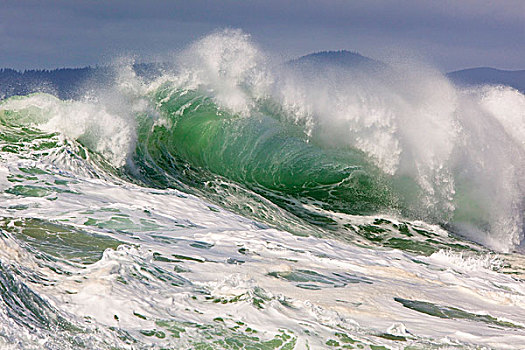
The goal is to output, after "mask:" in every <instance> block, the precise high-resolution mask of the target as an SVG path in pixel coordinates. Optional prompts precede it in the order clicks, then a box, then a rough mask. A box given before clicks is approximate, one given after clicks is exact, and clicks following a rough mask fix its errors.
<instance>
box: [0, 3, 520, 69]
mask: <svg viewBox="0 0 525 350" xmlns="http://www.w3.org/2000/svg"><path fill="white" fill-rule="evenodd" d="M221 27H236V28H241V29H243V30H245V31H246V32H248V33H250V34H252V36H253V37H254V40H255V41H256V42H257V43H259V44H260V45H261V46H262V47H263V48H264V49H265V50H267V51H270V52H275V53H279V54H282V55H284V57H293V56H295V55H300V54H305V53H309V52H311V51H318V50H325V49H350V50H356V51H359V52H361V53H363V54H365V55H371V56H376V57H377V56H379V57H381V56H384V55H386V54H388V52H392V51H397V54H399V53H400V52H409V53H410V54H412V55H419V56H421V57H424V58H425V59H426V60H429V61H431V62H432V63H434V64H436V65H437V66H438V67H439V68H441V69H444V70H451V69H457V68H463V67H469V66H495V67H501V68H507V69H520V68H521V69H523V68H525V67H524V66H525V62H524V59H523V57H525V1H522V0H503V1H488V0H462V1H452V0H443V1H420V0H404V1H403V0H400V1H373V0H371V1H348V0H346V1H343V0H304V1H286V0H280V1H278V0H266V1H261V0H244V1H239V0H224V1H216V0H215V1H212V0H192V1H161V0H153V1H132V0H112V1H94V0H92V1H66V0H57V1H36V0H25V1H12V0H7V1H3V2H2V3H1V4H0V52H1V54H0V66H3V67H15V68H29V67H48V68H51V67H57V66H81V65H88V64H91V65H93V64H99V63H102V64H103V63H107V62H108V61H111V60H112V59H113V57H115V56H121V55H137V56H138V57H139V58H143V59H151V58H152V57H155V56H157V55H167V54H168V53H170V52H172V51H174V50H177V49H180V48H182V47H184V46H185V45H187V44H188V43H190V42H191V41H193V40H195V39H197V38H199V37H201V36H202V35H205V34H206V33H208V32H210V31H212V30H214V29H216V28H221Z"/></svg>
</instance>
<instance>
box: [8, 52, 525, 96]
mask: <svg viewBox="0 0 525 350" xmlns="http://www.w3.org/2000/svg"><path fill="white" fill-rule="evenodd" d="M285 64H286V65H288V66H289V67H291V68H293V69H299V70H302V71H310V72H315V71H316V70H317V69H324V68H328V67H336V68H337V67H345V68H351V69H353V70H354V71H355V72H359V71H363V72H366V71H367V70H368V71H370V70H379V69H384V68H387V67H388V66H387V65H386V64H385V63H383V62H381V61H377V60H374V59H372V58H369V57H366V56H363V55H361V54H359V53H357V52H352V51H347V50H340V51H321V52H316V53H312V54H309V55H305V56H302V57H299V58H296V59H293V60H290V61H288V62H286V63H285ZM168 66H169V65H168V64H165V63H164V64H163V63H141V64H135V65H133V69H134V70H135V72H136V73H137V75H139V76H141V77H144V78H147V79H152V78H154V77H155V76H158V75H159V74H161V72H162V71H163V69H165V68H167V67H168ZM446 75H447V77H448V78H449V79H450V80H451V81H452V82H454V83H455V84H456V85H459V86H471V85H484V84H490V85H507V86H511V87H513V88H515V89H517V90H519V91H521V92H522V93H525V70H516V71H506V70H499V69H495V68H489V67H480V68H471V69H463V70H458V71H454V72H450V73H447V74H446ZM116 77H117V73H116V70H115V69H114V67H110V66H103V67H84V68H60V69H55V70H25V71H17V70H14V69H9V68H4V69H0V100H1V99H5V98H8V97H11V96H15V95H27V94H30V93H33V92H47V93H51V94H54V95H56V96H58V97H59V98H61V99H78V98H81V97H82V96H83V94H84V89H85V88H86V87H88V86H89V85H90V84H93V86H104V85H109V84H112V83H113V82H114V81H115V79H116Z"/></svg>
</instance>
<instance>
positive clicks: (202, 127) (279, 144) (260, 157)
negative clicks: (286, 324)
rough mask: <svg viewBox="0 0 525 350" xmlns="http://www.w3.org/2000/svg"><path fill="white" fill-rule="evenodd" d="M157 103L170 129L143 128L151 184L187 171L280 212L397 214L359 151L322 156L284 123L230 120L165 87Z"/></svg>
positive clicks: (256, 117) (142, 156) (139, 157)
mask: <svg viewBox="0 0 525 350" xmlns="http://www.w3.org/2000/svg"><path fill="white" fill-rule="evenodd" d="M154 98H155V101H156V102H157V104H158V109H159V111H160V113H161V115H162V118H163V119H164V122H163V123H158V122H157V123H156V124H153V121H152V119H151V118H144V119H143V120H142V123H141V128H140V131H139V140H138V148H137V152H136V159H135V164H138V165H139V167H141V171H140V173H141V175H142V176H143V179H144V180H145V181H147V182H149V183H156V184H157V185H158V184H165V185H167V184H169V176H167V175H165V176H162V175H161V173H162V172H163V173H165V174H170V175H173V174H174V173H179V175H177V176H176V178H177V179H178V180H182V182H185V180H186V181H187V180H188V179H187V178H186V179H184V178H181V176H180V173H181V171H182V173H183V174H188V173H189V172H188V171H184V167H190V168H198V169H201V170H205V171H207V172H210V173H213V174H215V175H219V176H221V177H224V178H227V179H230V180H233V181H235V182H237V183H239V184H242V185H243V186H245V187H247V188H249V189H250V190H252V191H255V192H257V193H259V194H262V195H264V196H265V197H267V198H270V199H272V200H273V201H274V202H277V203H278V204H279V205H281V206H282V205H285V206H286V205H287V204H288V205H294V201H298V202H302V203H315V204H316V205H317V206H319V207H321V208H323V209H328V210H331V211H334V212H343V213H349V214H359V215H364V214H371V213H377V212H379V211H385V210H392V208H395V206H396V203H397V201H396V197H395V196H394V194H393V193H392V191H391V188H390V186H391V185H390V183H389V181H388V179H387V178H386V177H385V176H383V175H382V173H381V171H380V170H379V169H377V168H376V167H374V166H373V165H372V164H370V163H369V162H368V161H367V158H366V156H365V155H364V154H363V153H362V152H360V151H358V150H355V149H349V148H347V149H344V150H341V149H323V148H322V147H320V146H318V145H315V144H313V143H311V142H310V143H309V142H307V141H306V139H305V138H304V136H303V135H302V131H301V130H300V129H299V128H297V127H296V126H293V125H289V124H286V123H284V122H282V121H280V120H279V119H280V118H279V116H272V115H268V114H265V113H262V112H254V113H253V114H252V115H250V116H248V117H244V116H243V117H241V116H237V115H232V114H230V113H228V112H226V111H224V110H221V109H220V108H218V107H217V105H216V104H215V103H214V102H213V100H212V99H211V98H209V97H207V96H205V95H204V94H202V93H200V92H198V91H189V92H188V91H183V90H177V89H172V88H170V87H168V86H165V87H164V88H162V89H159V90H158V91H157V92H156V93H155V95H154ZM159 170H160V172H159ZM199 176H201V177H202V176H203V174H199ZM161 178H162V179H161Z"/></svg>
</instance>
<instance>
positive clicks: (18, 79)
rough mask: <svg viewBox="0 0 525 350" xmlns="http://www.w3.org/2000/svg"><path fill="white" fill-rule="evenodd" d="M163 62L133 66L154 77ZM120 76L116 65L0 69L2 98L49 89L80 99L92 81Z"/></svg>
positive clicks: (100, 82) (97, 83) (63, 96)
mask: <svg viewBox="0 0 525 350" xmlns="http://www.w3.org/2000/svg"><path fill="white" fill-rule="evenodd" d="M162 67H163V65H161V64H152V63H151V64H135V65H133V69H134V70H135V72H136V73H137V74H138V75H140V76H142V77H147V78H151V77H153V76H155V75H156V74H158V73H159V71H160V70H161V69H162ZM116 76H117V73H116V70H115V69H114V68H113V67H109V66H104V67H84V68H60V69H54V70H45V69H44V70H25V71H17V70H14V69H10V68H4V69H0V99H4V98H8V97H11V96H15V95H27V94H30V93H33V92H47V93H50V94H53V95H56V96H58V97H59V98H61V99H77V98H79V97H81V96H82V95H84V93H85V90H86V88H89V86H90V85H93V86H104V85H107V84H111V83H112V82H113V81H114V80H115V78H116Z"/></svg>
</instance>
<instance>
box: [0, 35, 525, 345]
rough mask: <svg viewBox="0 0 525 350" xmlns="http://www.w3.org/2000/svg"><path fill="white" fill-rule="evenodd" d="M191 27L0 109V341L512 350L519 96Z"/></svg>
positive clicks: (524, 218)
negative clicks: (66, 88)
mask: <svg viewBox="0 0 525 350" xmlns="http://www.w3.org/2000/svg"><path fill="white" fill-rule="evenodd" d="M271 62H272V60H271V58H269V57H267V56H265V55H264V53H262V52H261V51H260V50H259V49H258V48H257V46H256V45H255V44H254V43H253V42H252V41H251V40H250V38H249V36H248V35H246V34H244V33H242V32H240V31H235V30H227V31H223V32H217V33H214V34H211V35H210V36H208V37H205V38H203V39H201V40H200V41H198V42H196V43H194V44H193V45H191V46H190V47H189V48H188V49H187V50H186V51H184V52H183V53H182V54H180V55H179V57H178V58H177V60H176V62H174V64H173V67H172V68H171V69H166V70H165V71H164V72H163V73H162V74H160V75H159V76H158V77H157V78H155V79H148V80H147V81H146V80H144V79H140V78H139V77H137V76H136V75H135V74H134V72H133V70H132V69H131V68H130V67H126V66H125V65H123V66H122V67H120V68H119V69H120V75H119V79H118V81H117V82H116V83H115V84H114V86H103V87H99V88H98V89H96V90H89V91H86V92H85V98H84V99H82V100H77V101H72V100H68V101H63V100H59V99H58V98H56V97H54V96H52V95H49V94H43V93H37V94H32V95H29V96H23V97H12V98H9V99H6V100H3V101H1V102H0V186H1V194H0V196H1V197H2V201H1V204H0V213H1V214H0V232H1V239H0V296H1V304H0V305H1V307H0V347H1V348H2V349H4V348H5V349H81V348H86V349H325V348H330V349H352V348H357V349H470V348H472V349H485V348H508V349H521V348H524V346H525V284H524V283H523V279H524V278H525V272H524V270H525V259H524V258H523V255H522V253H521V252H522V250H523V244H522V241H523V238H524V237H523V236H524V224H525V210H524V208H525V203H524V198H525V196H524V194H525V193H524V191H525V187H524V186H525V174H524V172H525V114H524V113H525V96H524V95H523V94H521V93H519V92H518V91H517V90H514V89H512V88H508V87H504V86H484V87H476V88H469V89H461V88H458V87H455V86H454V85H452V84H451V83H450V82H449V81H448V80H447V79H446V78H445V77H443V76H442V75H441V74H440V73H438V72H436V71H434V70H432V69H431V68H428V67H425V66H422V65H418V64H414V63H411V64H389V65H386V64H385V65H384V64H378V65H355V66H343V65H337V64H330V65H323V64H320V63H315V62H314V63H312V62H307V63H304V64H302V63H301V62H299V61H297V62H296V63H294V64H285V65H282V64H277V65H275V64H272V63H271Z"/></svg>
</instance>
